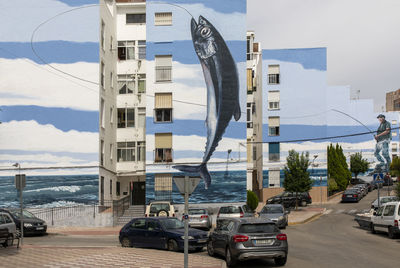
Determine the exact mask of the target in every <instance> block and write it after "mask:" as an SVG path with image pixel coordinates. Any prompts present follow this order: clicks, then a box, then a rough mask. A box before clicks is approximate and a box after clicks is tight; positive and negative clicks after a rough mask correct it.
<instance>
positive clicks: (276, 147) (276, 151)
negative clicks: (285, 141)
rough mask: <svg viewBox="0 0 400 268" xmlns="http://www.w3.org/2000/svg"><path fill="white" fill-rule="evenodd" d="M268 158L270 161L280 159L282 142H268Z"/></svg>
mask: <svg viewBox="0 0 400 268" xmlns="http://www.w3.org/2000/svg"><path fill="white" fill-rule="evenodd" d="M268 159H269V161H279V159H280V144H279V142H270V143H268Z"/></svg>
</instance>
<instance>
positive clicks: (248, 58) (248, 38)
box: [246, 36, 252, 81]
mask: <svg viewBox="0 0 400 268" xmlns="http://www.w3.org/2000/svg"><path fill="white" fill-rule="evenodd" d="M250 46H251V37H250V36H247V46H246V47H247V50H246V54H247V60H252V57H251V56H252V55H251V51H250ZM247 81H248V80H247Z"/></svg>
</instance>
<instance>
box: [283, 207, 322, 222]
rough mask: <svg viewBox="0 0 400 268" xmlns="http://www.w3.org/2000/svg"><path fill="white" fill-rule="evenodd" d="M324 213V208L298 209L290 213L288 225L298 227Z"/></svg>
mask: <svg viewBox="0 0 400 268" xmlns="http://www.w3.org/2000/svg"><path fill="white" fill-rule="evenodd" d="M324 212H325V208H319V207H300V208H298V209H297V211H296V210H292V211H290V214H289V225H298V224H303V223H307V222H310V221H312V220H314V219H317V218H318V217H319V216H321V215H322V214H323V213H324Z"/></svg>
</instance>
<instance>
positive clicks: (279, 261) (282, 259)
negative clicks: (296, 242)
mask: <svg viewBox="0 0 400 268" xmlns="http://www.w3.org/2000/svg"><path fill="white" fill-rule="evenodd" d="M286 261H287V256H286V257H279V258H275V259H274V262H275V265H276V266H283V265H285V264H286Z"/></svg>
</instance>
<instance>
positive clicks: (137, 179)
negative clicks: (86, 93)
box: [99, 0, 146, 205]
mask: <svg viewBox="0 0 400 268" xmlns="http://www.w3.org/2000/svg"><path fill="white" fill-rule="evenodd" d="M99 76H100V79H99V80H100V82H99V84H100V89H99V90H100V102H99V104H100V109H99V110H100V113H99V114H100V120H99V122H100V127H99V159H100V161H99V162H100V170H99V200H100V202H103V201H105V200H119V199H122V198H129V199H130V203H131V204H132V205H140V204H145V190H146V187H145V178H146V176H145V157H146V154H145V142H146V139H145V121H146V118H145V117H146V115H145V113H146V98H145V93H146V6H145V1H144V0H130V1H128V0H116V1H107V0H101V1H100V70H99Z"/></svg>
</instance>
